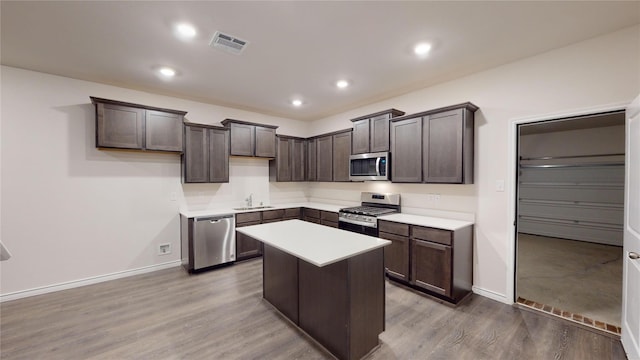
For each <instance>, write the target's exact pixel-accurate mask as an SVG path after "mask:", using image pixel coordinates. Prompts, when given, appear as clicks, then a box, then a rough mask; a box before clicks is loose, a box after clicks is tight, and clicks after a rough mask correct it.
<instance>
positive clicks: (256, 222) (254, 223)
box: [236, 221, 262, 228]
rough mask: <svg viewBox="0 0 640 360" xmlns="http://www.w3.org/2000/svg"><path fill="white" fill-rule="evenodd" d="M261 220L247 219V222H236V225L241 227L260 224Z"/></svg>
mask: <svg viewBox="0 0 640 360" xmlns="http://www.w3.org/2000/svg"><path fill="white" fill-rule="evenodd" d="M261 223H262V222H260V221H249V222H244V223H240V224H238V223H236V227H237V228H239V227H243V226H251V225H260V224H261Z"/></svg>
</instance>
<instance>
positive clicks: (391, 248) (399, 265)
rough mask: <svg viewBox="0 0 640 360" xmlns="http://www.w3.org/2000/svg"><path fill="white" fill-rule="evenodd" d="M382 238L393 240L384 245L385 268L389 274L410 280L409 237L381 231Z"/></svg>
mask: <svg viewBox="0 0 640 360" xmlns="http://www.w3.org/2000/svg"><path fill="white" fill-rule="evenodd" d="M378 236H379V237H380V238H381V239H387V240H390V241H391V245H388V246H385V247H384V268H385V269H386V271H387V274H388V275H389V276H392V277H394V278H397V279H401V280H404V281H409V238H408V237H406V236H399V235H395V234H388V233H384V232H380V234H379V235H378Z"/></svg>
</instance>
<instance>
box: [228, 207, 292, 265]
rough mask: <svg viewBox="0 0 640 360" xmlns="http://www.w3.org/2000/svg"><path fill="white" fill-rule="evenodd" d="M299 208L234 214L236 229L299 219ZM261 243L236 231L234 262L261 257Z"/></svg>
mask: <svg viewBox="0 0 640 360" xmlns="http://www.w3.org/2000/svg"><path fill="white" fill-rule="evenodd" d="M301 217H302V209H301V208H288V209H273V210H264V211H254V212H246V213H238V214H236V227H237V228H238V227H243V226H250V225H258V224H264V223H271V222H276V221H283V220H293V219H300V218H301ZM263 250H264V245H263V244H262V242H260V241H258V240H256V239H254V238H252V237H250V236H248V235H245V234H243V233H240V232H237V231H236V260H238V261H240V260H246V259H251V258H254V257H258V256H262V254H263Z"/></svg>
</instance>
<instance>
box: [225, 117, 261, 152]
mask: <svg viewBox="0 0 640 360" xmlns="http://www.w3.org/2000/svg"><path fill="white" fill-rule="evenodd" d="M230 128H231V155H238V156H253V153H254V146H255V142H256V141H255V136H256V133H255V126H253V125H246V124H237V123H231V126H230Z"/></svg>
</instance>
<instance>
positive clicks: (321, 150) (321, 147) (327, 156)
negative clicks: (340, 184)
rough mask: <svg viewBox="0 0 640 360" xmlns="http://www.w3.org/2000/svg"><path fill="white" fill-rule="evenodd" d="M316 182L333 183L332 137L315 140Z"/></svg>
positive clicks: (327, 136)
mask: <svg viewBox="0 0 640 360" xmlns="http://www.w3.org/2000/svg"><path fill="white" fill-rule="evenodd" d="M316 145H317V147H316V154H317V155H318V157H317V162H316V164H317V175H316V179H317V181H333V136H331V135H326V136H321V137H319V138H317V139H316Z"/></svg>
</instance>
